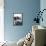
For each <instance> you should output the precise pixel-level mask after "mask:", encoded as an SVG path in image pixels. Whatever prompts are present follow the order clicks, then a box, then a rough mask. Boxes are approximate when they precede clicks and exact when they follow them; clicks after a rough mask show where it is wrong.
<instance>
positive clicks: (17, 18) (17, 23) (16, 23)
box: [13, 14, 23, 26]
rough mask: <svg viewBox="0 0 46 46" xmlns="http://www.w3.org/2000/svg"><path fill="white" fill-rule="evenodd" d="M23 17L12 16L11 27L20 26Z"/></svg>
mask: <svg viewBox="0 0 46 46" xmlns="http://www.w3.org/2000/svg"><path fill="white" fill-rule="evenodd" d="M22 23H23V17H22V14H14V16H13V25H14V26H15V25H22Z"/></svg>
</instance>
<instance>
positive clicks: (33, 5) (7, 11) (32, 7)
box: [4, 0, 40, 41]
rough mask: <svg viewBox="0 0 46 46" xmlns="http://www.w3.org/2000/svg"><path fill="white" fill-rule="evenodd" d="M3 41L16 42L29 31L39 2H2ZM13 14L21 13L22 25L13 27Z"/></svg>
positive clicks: (31, 0)
mask: <svg viewBox="0 0 46 46" xmlns="http://www.w3.org/2000/svg"><path fill="white" fill-rule="evenodd" d="M4 3H5V4H4V5H5V6H4V26H5V29H4V31H5V40H7V41H18V40H19V39H20V38H22V37H24V36H25V35H26V34H27V33H28V32H29V31H31V28H32V23H33V19H34V17H36V12H38V11H39V10H40V0H4ZM13 13H23V25H22V26H13Z"/></svg>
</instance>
